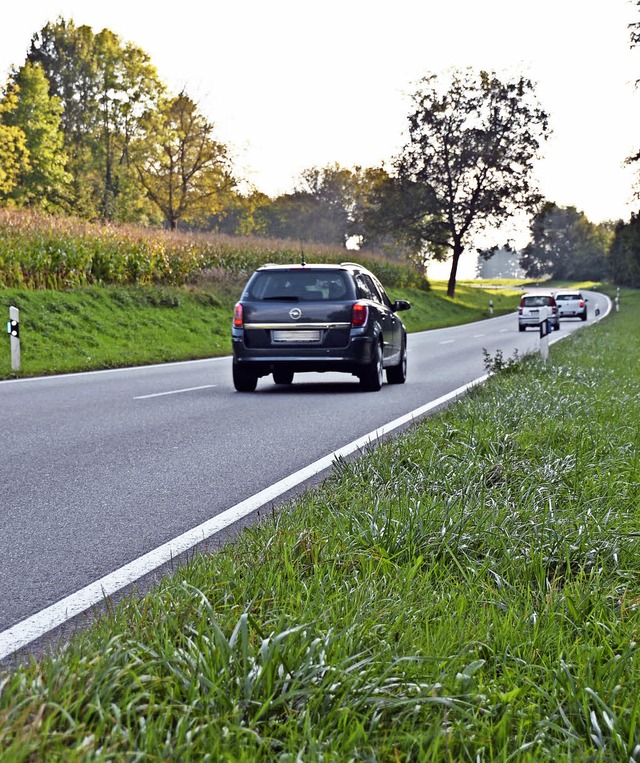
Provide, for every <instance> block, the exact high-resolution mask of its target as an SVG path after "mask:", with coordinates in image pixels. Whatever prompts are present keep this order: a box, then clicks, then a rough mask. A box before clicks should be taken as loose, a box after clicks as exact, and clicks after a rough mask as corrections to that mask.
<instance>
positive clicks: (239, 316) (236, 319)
mask: <svg viewBox="0 0 640 763" xmlns="http://www.w3.org/2000/svg"><path fill="white" fill-rule="evenodd" d="M243 326H244V316H243V313H242V305H241V304H240V303H239V302H238V304H237V305H236V307H235V310H234V311H233V327H234V328H235V329H241V328H242V327H243Z"/></svg>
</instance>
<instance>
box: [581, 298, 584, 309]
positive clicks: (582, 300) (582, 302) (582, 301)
mask: <svg viewBox="0 0 640 763" xmlns="http://www.w3.org/2000/svg"><path fill="white" fill-rule="evenodd" d="M580 307H584V299H581V300H580Z"/></svg>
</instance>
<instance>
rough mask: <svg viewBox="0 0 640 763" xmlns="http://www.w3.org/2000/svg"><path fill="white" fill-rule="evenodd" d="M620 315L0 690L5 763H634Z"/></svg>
mask: <svg viewBox="0 0 640 763" xmlns="http://www.w3.org/2000/svg"><path fill="white" fill-rule="evenodd" d="M639 344H640V294H638V293H637V292H635V293H632V292H623V294H622V309H621V312H620V313H614V314H613V315H612V316H611V317H610V318H608V319H607V320H606V321H603V322H601V323H599V324H597V325H596V326H594V327H590V328H588V329H585V330H581V331H579V332H577V333H576V334H574V335H573V336H572V337H570V338H568V339H565V340H564V341H562V342H561V343H559V344H556V345H554V346H553V347H552V348H551V352H550V359H549V362H548V364H547V366H546V367H543V366H542V364H541V362H540V360H539V359H536V358H533V357H528V358H525V359H524V360H523V361H522V362H521V363H519V364H517V365H513V366H510V367H509V368H510V372H509V373H502V374H498V375H497V376H494V377H492V378H491V379H490V380H489V382H488V383H487V384H486V386H484V387H483V388H480V389H476V390H474V391H473V393H471V394H470V395H468V396H467V397H466V398H465V399H464V400H462V401H459V402H458V403H456V404H455V405H453V406H451V407H450V408H449V409H447V410H446V411H444V412H442V413H440V414H438V415H436V416H434V417H432V418H430V419H428V420H425V421H423V422H421V423H419V424H417V425H415V426H414V427H412V428H411V429H410V430H408V431H407V432H406V433H404V434H403V435H402V436H400V437H398V438H395V439H393V440H390V441H388V442H386V443H384V444H381V445H380V446H379V447H377V448H376V449H375V450H374V451H372V452H370V453H368V454H366V455H365V456H364V457H363V458H361V459H359V460H358V461H355V462H353V463H341V464H339V465H338V466H337V467H336V469H335V474H334V475H333V476H332V477H331V478H330V479H329V480H328V481H327V482H326V483H324V484H323V485H322V486H321V487H320V488H319V489H317V490H314V491H312V492H310V493H308V494H306V495H305V496H303V497H302V498H300V499H298V500H296V501H295V502H294V503H292V504H291V505H290V506H288V507H287V508H286V510H283V511H281V512H279V513H278V514H277V515H275V516H274V517H272V518H271V519H266V520H265V521H264V522H263V523H262V524H261V525H260V526H258V527H255V528H253V529H251V530H250V531H245V532H244V534H243V535H242V536H241V537H240V538H239V539H238V540H237V541H236V542H234V543H233V544H231V545H229V546H227V547H225V548H224V549H222V550H221V551H220V552H219V553H217V554H215V555H212V556H206V557H205V556H203V557H197V558H195V559H194V560H192V562H191V563H190V564H189V565H188V566H186V567H184V568H182V569H180V570H178V571H177V572H176V574H175V576H174V577H173V578H172V579H167V580H166V581H164V582H163V583H162V585H161V586H160V587H159V589H158V590H157V591H155V592H153V593H151V594H149V595H147V596H145V597H143V598H139V599H132V600H129V601H126V602H124V603H123V604H122V605H121V606H120V607H119V608H117V610H116V611H113V612H111V613H110V614H109V615H108V616H104V617H103V618H102V619H101V620H100V621H99V622H98V623H96V624H95V625H94V626H92V627H90V628H89V629H88V630H87V631H86V632H83V633H81V634H79V635H78V637H77V638H75V639H74V640H73V641H72V643H71V644H70V645H69V646H68V648H67V649H65V650H64V651H63V652H61V653H60V654H58V655H56V656H52V657H50V658H46V659H44V660H43V661H41V662H35V661H34V662H32V663H31V664H29V665H25V666H23V667H20V668H18V669H17V670H16V671H15V672H14V673H12V674H6V675H5V676H4V678H2V679H0V686H1V689H0V740H1V741H0V758H2V760H3V761H11V763H14V762H17V761H27V760H47V761H63V760H64V761H93V760H102V761H107V760H113V761H123V760H176V761H178V760H180V761H184V760H194V761H195V760H205V759H211V760H247V761H248V760H251V761H260V760H263V761H294V760H305V761H306V760H309V761H319V760H324V761H329V760H335V761H343V760H378V761H416V760H429V761H454V760H455V761H469V762H471V761H474V762H475V761H497V760H500V761H539V760H553V761H570V760H571V761H575V760H598V761H612V762H613V761H616V763H617V762H618V761H622V760H624V761H629V760H640V697H639V695H638V691H637V687H638V683H639V681H640V661H639V660H638V655H637V651H638V646H637V642H638V635H639V633H640V577H639V571H640V533H639V532H638V519H639V516H638V515H639V508H638V507H639V505H640V479H639V477H640V456H639V454H640V430H639V428H638V425H637V422H638V421H640V396H639V395H638V388H639V385H640V347H639Z"/></svg>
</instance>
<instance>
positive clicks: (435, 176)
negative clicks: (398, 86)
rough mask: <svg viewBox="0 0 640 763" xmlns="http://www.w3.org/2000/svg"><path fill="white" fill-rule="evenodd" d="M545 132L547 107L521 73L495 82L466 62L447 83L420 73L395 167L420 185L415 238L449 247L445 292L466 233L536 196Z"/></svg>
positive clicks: (495, 222) (494, 223)
mask: <svg viewBox="0 0 640 763" xmlns="http://www.w3.org/2000/svg"><path fill="white" fill-rule="evenodd" d="M547 134H548V118H547V114H546V113H545V112H544V111H543V110H542V109H541V107H540V106H539V104H538V103H537V101H536V98H535V93H534V86H533V83H532V82H531V81H530V80H528V79H525V78H524V77H520V78H518V79H516V80H513V81H502V80H500V79H499V78H498V76H497V75H496V74H495V73H488V72H484V71H481V72H479V73H474V72H473V71H472V70H470V69H467V70H464V71H453V72H452V73H451V76H450V78H449V81H448V82H445V81H443V80H442V79H439V78H438V77H437V76H436V75H433V74H432V75H429V76H427V77H424V78H423V79H422V80H421V82H420V86H419V88H418V90H417V91H416V93H415V94H414V95H413V110H412V112H411V113H410V114H409V140H408V142H407V144H406V145H405V147H404V148H403V150H402V152H401V154H400V156H399V157H398V159H397V160H396V169H397V173H398V176H399V178H400V179H401V180H403V181H404V182H409V183H415V184H417V185H418V186H420V187H422V188H423V189H424V194H423V202H424V207H423V209H422V218H423V224H422V231H421V238H422V243H423V245H424V246H425V247H427V251H429V250H432V248H433V247H436V248H439V249H440V250H442V249H443V248H445V249H447V250H448V251H449V252H450V256H451V272H450V276H449V283H448V287H447V293H448V295H449V296H450V297H453V296H454V294H455V286H456V273H457V269H458V262H459V260H460V256H461V255H462V253H463V252H464V250H465V249H466V248H467V246H468V245H469V243H470V242H471V240H472V239H473V238H474V237H475V236H476V235H477V234H479V233H481V232H483V231H484V230H486V229H487V228H488V227H493V228H498V227H499V226H500V225H501V224H502V223H504V222H505V221H506V220H507V219H508V218H509V217H510V216H511V215H512V214H513V213H514V212H516V211H517V210H524V211H530V210H531V209H532V208H533V206H534V204H535V203H536V202H537V201H538V199H539V196H538V194H537V192H536V189H535V188H534V187H533V184H532V181H531V171H532V167H533V162H534V160H535V159H536V158H537V157H538V151H539V148H540V146H541V143H542V141H543V140H544V139H546V137H547Z"/></svg>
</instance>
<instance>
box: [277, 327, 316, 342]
mask: <svg viewBox="0 0 640 763" xmlns="http://www.w3.org/2000/svg"><path fill="white" fill-rule="evenodd" d="M272 340H273V341H274V342H319V341H320V331H319V329H293V330H288V329H278V330H276V331H274V332H273V334H272Z"/></svg>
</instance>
